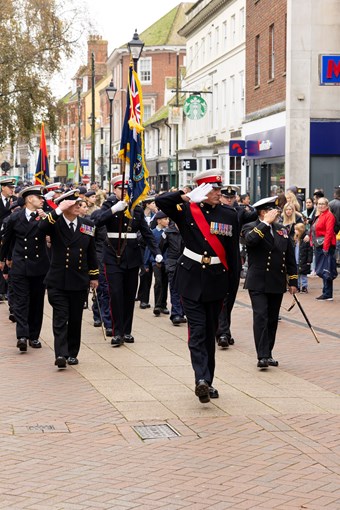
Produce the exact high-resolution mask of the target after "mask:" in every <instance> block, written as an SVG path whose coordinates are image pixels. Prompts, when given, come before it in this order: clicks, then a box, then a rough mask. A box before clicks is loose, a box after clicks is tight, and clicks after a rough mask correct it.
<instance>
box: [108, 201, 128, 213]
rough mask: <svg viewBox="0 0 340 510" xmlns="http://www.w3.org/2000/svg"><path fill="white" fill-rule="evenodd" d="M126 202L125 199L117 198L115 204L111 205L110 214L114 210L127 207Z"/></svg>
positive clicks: (118, 210)
mask: <svg viewBox="0 0 340 510" xmlns="http://www.w3.org/2000/svg"><path fill="white" fill-rule="evenodd" d="M127 206H128V203H127V202H125V200H119V202H117V203H116V204H115V205H113V206H112V207H111V211H112V214H115V213H116V212H120V211H125V209H126V208H127Z"/></svg>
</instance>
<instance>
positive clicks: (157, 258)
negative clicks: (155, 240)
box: [155, 254, 163, 264]
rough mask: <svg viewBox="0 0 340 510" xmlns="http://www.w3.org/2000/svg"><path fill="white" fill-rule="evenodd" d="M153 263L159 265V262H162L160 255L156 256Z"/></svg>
mask: <svg viewBox="0 0 340 510" xmlns="http://www.w3.org/2000/svg"><path fill="white" fill-rule="evenodd" d="M155 261H156V262H157V264H160V263H161V262H163V256H162V255H160V254H158V255H156V257H155Z"/></svg>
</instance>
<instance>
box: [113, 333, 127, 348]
mask: <svg viewBox="0 0 340 510" xmlns="http://www.w3.org/2000/svg"><path fill="white" fill-rule="evenodd" d="M123 343H124V339H123V337H121V336H119V335H117V336H114V337H112V340H111V345H113V347H119V346H120V345H123Z"/></svg>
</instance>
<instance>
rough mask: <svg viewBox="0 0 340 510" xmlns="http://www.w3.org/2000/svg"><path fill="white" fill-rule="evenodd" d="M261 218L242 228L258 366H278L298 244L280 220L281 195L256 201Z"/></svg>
mask: <svg viewBox="0 0 340 510" xmlns="http://www.w3.org/2000/svg"><path fill="white" fill-rule="evenodd" d="M254 207H255V209H256V210H257V213H258V219H257V220H256V221H254V222H252V223H247V224H246V225H244V227H243V229H242V236H243V238H244V240H245V243H246V246H247V253H248V272H247V276H246V279H245V283H244V288H245V289H248V292H249V296H250V299H251V304H252V308H253V330H254V339H255V346H256V352H257V359H258V362H257V366H258V367H259V368H261V369H263V368H267V367H268V366H278V364H279V363H278V361H276V360H275V359H274V358H273V355H272V351H273V348H274V344H275V337H276V330H277V325H278V318H279V311H280V306H281V302H282V298H283V294H284V293H285V292H286V290H287V285H288V289H289V292H290V293H291V294H295V293H296V292H297V282H298V275H297V267H296V262H295V254H294V247H293V243H292V241H291V239H290V238H289V234H288V232H287V230H286V229H285V228H284V227H283V226H282V225H281V224H280V223H277V222H276V220H277V218H278V216H279V214H280V210H279V209H277V197H276V196H274V197H269V198H263V199H261V200H259V201H258V202H256V204H254Z"/></svg>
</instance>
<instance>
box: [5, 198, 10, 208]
mask: <svg viewBox="0 0 340 510" xmlns="http://www.w3.org/2000/svg"><path fill="white" fill-rule="evenodd" d="M5 207H6V209H8V208H9V199H8V198H5Z"/></svg>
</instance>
